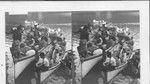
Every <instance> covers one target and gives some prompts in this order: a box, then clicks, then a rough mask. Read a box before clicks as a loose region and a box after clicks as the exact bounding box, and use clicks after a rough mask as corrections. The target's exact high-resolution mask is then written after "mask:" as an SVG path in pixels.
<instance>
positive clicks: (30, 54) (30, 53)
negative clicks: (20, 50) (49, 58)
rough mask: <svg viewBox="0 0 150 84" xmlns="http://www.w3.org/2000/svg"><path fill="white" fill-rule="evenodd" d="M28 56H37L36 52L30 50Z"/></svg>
mask: <svg viewBox="0 0 150 84" xmlns="http://www.w3.org/2000/svg"><path fill="white" fill-rule="evenodd" d="M26 55H27V56H32V55H35V50H29V51H27V52H26Z"/></svg>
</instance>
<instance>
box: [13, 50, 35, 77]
mask: <svg viewBox="0 0 150 84" xmlns="http://www.w3.org/2000/svg"><path fill="white" fill-rule="evenodd" d="M34 60H35V52H33V53H31V54H30V55H28V56H24V57H21V58H19V59H15V58H13V61H14V77H15V79H17V78H18V77H19V75H20V74H21V73H22V72H23V71H24V69H25V68H26V67H27V66H28V65H29V64H30V63H31V62H32V61H34Z"/></svg>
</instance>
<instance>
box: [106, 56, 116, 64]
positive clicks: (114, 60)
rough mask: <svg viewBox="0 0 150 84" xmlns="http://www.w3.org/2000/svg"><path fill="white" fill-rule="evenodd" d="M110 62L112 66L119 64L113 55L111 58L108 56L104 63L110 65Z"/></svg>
mask: <svg viewBox="0 0 150 84" xmlns="http://www.w3.org/2000/svg"><path fill="white" fill-rule="evenodd" d="M109 64H111V65H112V66H116V65H117V63H116V59H114V58H113V57H111V58H108V57H106V60H105V62H104V63H103V65H104V66H107V65H109Z"/></svg>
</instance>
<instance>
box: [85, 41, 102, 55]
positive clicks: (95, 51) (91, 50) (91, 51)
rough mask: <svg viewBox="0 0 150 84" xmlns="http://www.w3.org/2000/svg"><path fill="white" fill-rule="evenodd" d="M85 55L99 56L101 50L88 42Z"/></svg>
mask: <svg viewBox="0 0 150 84" xmlns="http://www.w3.org/2000/svg"><path fill="white" fill-rule="evenodd" d="M87 53H88V54H90V55H101V54H102V49H100V48H99V47H98V46H96V45H94V44H93V43H91V42H89V43H88V44H87Z"/></svg>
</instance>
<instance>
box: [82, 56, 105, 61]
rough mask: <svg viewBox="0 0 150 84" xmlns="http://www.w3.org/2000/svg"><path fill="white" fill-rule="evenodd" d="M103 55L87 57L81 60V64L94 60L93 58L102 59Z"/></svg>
mask: <svg viewBox="0 0 150 84" xmlns="http://www.w3.org/2000/svg"><path fill="white" fill-rule="evenodd" d="M102 55H103V54H100V55H93V56H89V57H86V58H83V59H81V61H82V63H83V62H85V61H89V60H91V59H94V58H98V57H100V56H101V57H102Z"/></svg>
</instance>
